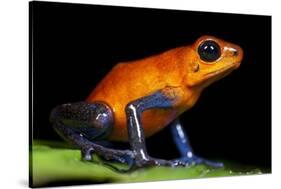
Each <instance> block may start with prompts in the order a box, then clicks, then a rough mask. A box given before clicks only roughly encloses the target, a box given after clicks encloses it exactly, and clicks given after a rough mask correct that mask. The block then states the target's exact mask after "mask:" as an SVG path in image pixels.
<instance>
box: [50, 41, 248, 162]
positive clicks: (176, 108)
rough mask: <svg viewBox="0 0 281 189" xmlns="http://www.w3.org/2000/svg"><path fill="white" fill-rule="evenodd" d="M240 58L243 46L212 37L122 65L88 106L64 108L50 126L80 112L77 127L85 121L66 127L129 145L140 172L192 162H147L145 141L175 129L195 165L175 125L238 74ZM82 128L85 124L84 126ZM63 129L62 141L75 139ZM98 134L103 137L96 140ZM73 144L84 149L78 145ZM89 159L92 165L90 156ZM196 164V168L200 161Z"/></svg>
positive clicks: (178, 127) (116, 67)
mask: <svg viewBox="0 0 281 189" xmlns="http://www.w3.org/2000/svg"><path fill="white" fill-rule="evenodd" d="M242 57H243V51H242V49H241V48H240V47H239V46H237V45H235V44H232V43H229V42H226V41H224V40H221V39H218V38H215V37H212V36H203V37H200V38H199V39H197V40H196V41H195V42H194V43H193V44H192V45H189V46H183V47H178V48H175V49H171V50H168V51H166V52H163V53H161V54H158V55H154V56H150V57H147V58H144V59H141V60H136V61H131V62H122V63H118V64H116V66H115V67H113V69H112V70H111V71H110V72H109V73H108V74H107V75H106V76H105V78H104V79H103V80H101V82H100V83H99V84H98V85H97V86H96V88H95V89H94V90H93V91H92V92H91V94H90V95H89V96H88V98H87V99H86V102H85V104H82V105H81V104H79V106H78V105H75V106H74V105H72V106H71V104H66V105H62V106H66V107H67V108H65V107H64V108H61V106H60V107H59V108H56V109H55V110H54V111H53V112H52V116H51V118H52V117H53V119H51V120H53V122H56V121H57V120H63V121H62V122H65V123H69V119H70V120H72V119H74V118H72V117H71V116H70V118H69V117H67V116H66V114H67V115H68V116H69V114H70V113H71V114H72V113H75V112H74V111H76V110H77V112H78V113H77V114H78V122H79V121H81V120H82V121H81V122H79V124H78V125H77V123H76V124H75V125H74V126H72V125H70V126H69V125H68V127H71V128H73V127H75V128H76V131H77V128H82V129H78V130H79V131H78V133H79V134H80V136H83V137H84V139H86V138H87V139H89V140H90V141H94V140H95V139H104V138H106V140H113V141H129V143H130V145H131V150H132V154H133V155H131V156H132V157H133V159H135V160H136V165H137V166H139V167H142V166H143V165H155V164H156V165H179V164H184V165H186V162H188V163H190V161H188V160H186V161H179V160H178V161H176V163H175V161H174V162H173V163H171V162H169V161H168V160H156V159H155V158H151V157H149V156H148V154H147V152H146V149H145V143H144V137H149V136H152V135H153V134H155V133H157V132H158V131H160V130H161V129H163V128H164V127H166V126H168V125H173V126H172V127H173V128H174V131H173V130H172V132H173V134H174V135H175V139H174V140H175V142H176V144H177V145H178V147H179V150H180V151H181V152H182V154H183V155H184V154H185V156H186V154H189V156H191V157H189V158H191V159H192V158H193V156H192V155H193V154H192V152H191V147H189V146H188V145H189V144H188V143H187V144H184V141H185V140H186V136H184V138H181V137H182V136H183V135H182V134H181V133H182V132H183V129H182V127H180V126H178V125H180V123H179V122H178V121H175V120H178V119H177V118H178V117H179V116H180V114H182V113H183V112H185V111H186V110H188V109H190V108H191V107H192V106H193V105H194V104H195V103H196V101H197V100H198V98H199V96H200V94H201V92H202V90H203V89H204V88H206V87H207V86H208V85H210V84H211V83H213V82H214V81H217V80H219V79H221V78H222V77H224V76H226V75H227V74H229V73H230V72H232V71H233V70H234V69H237V68H238V67H239V65H240V62H241V60H242ZM76 104H77V103H76ZM95 104H96V106H95V107H93V106H94V105H95ZM76 106H77V107H76ZM101 107H103V108H101ZM80 109H81V110H80ZM85 109H86V110H88V111H90V112H91V111H93V112H92V114H91V115H85V113H83V115H80V114H81V111H82V110H85ZM93 109H95V110H93ZM97 109H98V110H99V111H97ZM66 110H67V111H66ZM65 112H66V113H65ZM55 114H56V115H55ZM59 114H60V115H59ZM58 115H59V116H58ZM79 115H80V116H79ZM83 116H84V117H85V118H84V117H83ZM93 116H94V118H95V119H93ZM79 117H80V118H79ZM81 117H83V119H82V118H81ZM75 119H77V116H76V118H75ZM66 120H67V121H66ZM75 121H76V122H77V120H75ZM84 122H87V124H84V125H83V123H84ZM54 125H56V124H54ZM65 125H66V124H64V126H65ZM85 125H86V126H85ZM104 125H106V128H105V126H104ZM60 127H61V126H60ZM60 127H56V126H55V129H56V130H57V131H58V132H59V133H60V134H61V135H64V137H65V135H67V136H66V137H65V138H68V139H69V138H71V137H69V134H65V133H62V130H63V129H60ZM58 128H59V129H58ZM86 128H87V129H86ZM97 132H99V133H102V134H96V133H97ZM88 133H92V135H88ZM177 135H178V136H177ZM137 139H138V140H137ZM70 140H72V139H70ZM72 141H73V140H72ZM90 141H89V142H90ZM74 143H75V144H76V145H78V146H80V145H79V141H75V142H74ZM93 145H94V143H93V144H92V146H93ZM95 145H96V144H95ZM183 145H187V147H183ZM81 148H82V149H83V147H81ZM94 148H95V147H93V149H94ZM93 151H95V150H93ZM82 152H83V150H82ZM107 153H109V152H107ZM120 153H121V152H120ZM86 155H88V159H89V154H87V153H86ZM100 155H102V156H104V153H103V152H100ZM85 157H86V156H85ZM194 157H195V156H194ZM186 158H187V157H186ZM86 159H87V158H86ZM193 160H194V162H196V161H197V160H198V161H199V158H198V159H196V160H195V158H193ZM200 160H201V159H200ZM183 162H185V163H183ZM200 162H203V161H200ZM205 163H206V162H205ZM210 164H211V163H210Z"/></svg>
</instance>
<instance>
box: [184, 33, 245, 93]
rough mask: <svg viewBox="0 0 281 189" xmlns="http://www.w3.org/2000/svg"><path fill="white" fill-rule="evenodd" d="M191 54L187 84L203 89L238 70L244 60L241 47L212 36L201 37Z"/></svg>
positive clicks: (192, 47) (193, 46) (192, 48)
mask: <svg viewBox="0 0 281 189" xmlns="http://www.w3.org/2000/svg"><path fill="white" fill-rule="evenodd" d="M190 53H191V54H190V56H189V57H191V59H190V60H189V61H188V62H189V64H190V66H189V68H190V70H189V71H188V76H187V79H186V83H187V86H188V87H199V88H201V89H203V88H205V87H206V86H208V85H210V84H211V83H213V82H214V81H217V80H219V79H221V78H223V77H225V76H226V75H228V74H229V73H230V72H232V71H233V70H235V69H237V68H238V67H239V66H240V63H241V60H242V58H243V50H242V49H241V47H239V46H237V45H235V44H232V43H229V42H226V41H224V40H221V39H218V38H215V37H212V36H203V37H200V38H199V39H198V40H197V41H196V42H195V43H194V44H193V45H192V46H191V51H190Z"/></svg>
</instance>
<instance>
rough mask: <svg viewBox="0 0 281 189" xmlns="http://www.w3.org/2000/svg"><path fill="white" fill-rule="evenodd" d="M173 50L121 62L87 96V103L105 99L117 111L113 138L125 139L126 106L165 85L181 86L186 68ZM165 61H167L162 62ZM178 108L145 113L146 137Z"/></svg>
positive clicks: (158, 128) (162, 125)
mask: <svg viewBox="0 0 281 189" xmlns="http://www.w3.org/2000/svg"><path fill="white" fill-rule="evenodd" d="M176 50H177V49H174V50H173V51H168V52H166V53H163V54H160V55H157V56H154V57H149V58H145V59H142V60H139V61H132V62H128V63H119V64H117V65H116V66H115V67H113V69H112V70H111V71H110V72H109V73H108V74H107V75H106V76H105V78H104V79H103V80H102V81H101V82H100V83H99V84H98V85H97V87H96V88H95V89H94V90H93V91H92V93H91V94H90V95H89V97H88V98H87V101H88V102H95V101H103V102H106V103H107V104H108V105H109V106H110V107H111V108H112V110H113V112H114V120H115V123H114V127H113V132H112V134H111V136H110V139H112V140H118V141H126V140H127V139H128V137H127V128H126V114H125V107H126V105H127V104H128V103H129V102H131V101H133V100H136V99H139V98H141V97H143V96H146V95H149V94H151V93H153V92H155V91H157V90H159V89H162V88H164V87H165V86H179V85H180V84H181V82H182V74H183V73H184V72H183V70H182V69H183V68H180V67H178V63H177V61H178V60H176V59H174V58H173V56H174V54H175V53H178V52H177V51H176ZM163 62H165V64H163ZM176 114H177V111H176V110H173V109H170V110H167V109H166V110H163V109H154V110H148V111H146V112H144V114H143V118H142V123H143V127H144V132H145V135H146V136H150V135H152V134H154V133H156V132H157V131H159V130H160V129H162V128H163V127H164V126H165V125H167V124H168V123H169V122H170V121H172V119H173V118H174V117H175V116H176Z"/></svg>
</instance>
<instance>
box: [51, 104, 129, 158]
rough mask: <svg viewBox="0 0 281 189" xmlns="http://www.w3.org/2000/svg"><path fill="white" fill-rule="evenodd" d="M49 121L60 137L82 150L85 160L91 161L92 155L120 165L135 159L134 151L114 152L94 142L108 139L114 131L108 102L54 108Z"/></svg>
mask: <svg viewBox="0 0 281 189" xmlns="http://www.w3.org/2000/svg"><path fill="white" fill-rule="evenodd" d="M50 121H51V123H52V124H53V126H54V128H55V130H56V131H57V132H58V134H59V135H60V136H62V137H63V138H64V139H65V140H67V141H69V142H71V143H73V144H74V145H75V146H77V147H79V148H80V149H81V152H82V158H83V159H84V160H91V153H92V152H96V153H97V154H98V155H101V156H102V157H104V158H105V159H112V160H117V161H120V162H126V161H127V159H128V158H133V156H132V153H131V151H128V150H124V151H122V150H113V149H109V148H105V147H103V146H101V145H98V144H95V143H93V142H92V141H94V140H102V139H104V138H106V136H107V135H108V134H109V133H110V131H111V129H112V126H113V114H112V111H111V109H110V108H109V106H107V105H106V104H105V103H102V102H96V103H87V102H76V103H68V104H63V105H60V106H57V107H56V108H54V109H53V111H52V112H51V116H50ZM129 161H131V160H129Z"/></svg>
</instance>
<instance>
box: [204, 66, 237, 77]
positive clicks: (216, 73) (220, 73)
mask: <svg viewBox="0 0 281 189" xmlns="http://www.w3.org/2000/svg"><path fill="white" fill-rule="evenodd" d="M239 66H240V62H235V63H232V64H229V65H228V66H226V67H223V68H221V69H219V70H216V71H213V72H209V73H206V74H204V75H203V80H213V79H211V78H214V81H216V80H219V79H222V78H223V77H225V76H227V75H228V74H230V73H231V72H232V71H233V70H235V69H237V68H238V67H239Z"/></svg>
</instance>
